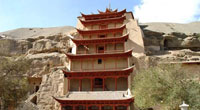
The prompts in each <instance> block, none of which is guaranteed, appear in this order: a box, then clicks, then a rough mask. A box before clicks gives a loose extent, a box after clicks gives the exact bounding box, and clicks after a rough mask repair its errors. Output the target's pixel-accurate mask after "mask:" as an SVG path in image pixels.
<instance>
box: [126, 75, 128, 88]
mask: <svg viewBox="0 0 200 110" xmlns="http://www.w3.org/2000/svg"><path fill="white" fill-rule="evenodd" d="M126 84H127V88H128V76H127V83H126Z"/></svg>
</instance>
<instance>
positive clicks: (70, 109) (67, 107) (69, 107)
mask: <svg viewBox="0 0 200 110" xmlns="http://www.w3.org/2000/svg"><path fill="white" fill-rule="evenodd" d="M72 109H73V107H72V106H64V107H63V108H62V110H72Z"/></svg>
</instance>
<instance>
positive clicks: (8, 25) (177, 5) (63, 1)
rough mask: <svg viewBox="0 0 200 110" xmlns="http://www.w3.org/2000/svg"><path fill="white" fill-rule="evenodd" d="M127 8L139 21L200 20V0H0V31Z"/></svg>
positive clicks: (72, 20) (52, 24)
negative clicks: (99, 11) (109, 7)
mask: <svg viewBox="0 0 200 110" xmlns="http://www.w3.org/2000/svg"><path fill="white" fill-rule="evenodd" d="M109 3H110V5H111V8H112V9H116V8H118V10H122V9H125V8H126V9H127V11H132V12H133V14H134V17H135V18H137V19H138V20H139V22H141V23H144V22H176V23H188V22H193V21H200V0H0V32H3V31H7V30H12V29H16V28H27V27H57V26H74V27H75V26H76V23H77V16H80V12H82V13H84V14H91V13H97V9H99V10H105V8H106V7H108V6H109Z"/></svg>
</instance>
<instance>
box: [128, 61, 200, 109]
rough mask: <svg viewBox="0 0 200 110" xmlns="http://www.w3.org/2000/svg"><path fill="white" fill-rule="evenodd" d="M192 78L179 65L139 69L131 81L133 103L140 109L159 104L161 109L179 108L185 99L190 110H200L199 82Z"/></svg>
mask: <svg viewBox="0 0 200 110" xmlns="http://www.w3.org/2000/svg"><path fill="white" fill-rule="evenodd" d="M198 78H199V76H198ZM194 79H195V78H194V77H193V76H192V75H188V74H187V73H186V72H185V71H184V70H183V68H181V66H180V65H159V66H156V67H151V68H149V69H146V70H143V71H140V72H139V73H137V75H136V76H135V77H134V82H133V89H132V91H133V94H134V96H135V104H136V106H138V107H139V108H141V109H143V108H151V107H154V106H160V107H161V108H162V110H165V109H166V110H179V105H180V104H181V103H182V101H185V102H186V103H187V104H189V105H190V110H200V103H199V102H200V83H199V81H197V80H194Z"/></svg>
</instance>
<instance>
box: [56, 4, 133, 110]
mask: <svg viewBox="0 0 200 110" xmlns="http://www.w3.org/2000/svg"><path fill="white" fill-rule="evenodd" d="M98 12H99V13H98V14H90V15H86V14H82V13H81V16H80V17H78V24H77V32H78V36H71V41H72V42H73V44H74V47H73V48H72V51H71V53H66V56H67V58H68V59H69V67H68V70H63V73H64V77H65V80H64V82H65V84H64V89H65V90H64V95H63V96H60V97H54V99H55V100H56V101H58V102H59V103H60V105H61V110H132V109H133V102H134V98H133V96H132V95H131V92H130V90H129V89H130V87H131V86H130V85H131V81H130V77H131V76H130V74H131V73H133V66H130V64H129V60H130V59H129V57H131V56H132V49H126V48H125V43H126V42H127V40H128V39H129V33H128V31H127V29H126V23H125V21H126V22H127V21H128V20H127V17H128V19H130V17H131V19H134V18H133V14H132V12H127V11H126V9H124V10H122V11H118V10H117V9H116V10H111V9H110V8H107V9H106V11H105V12H103V11H99V10H98Z"/></svg>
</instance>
